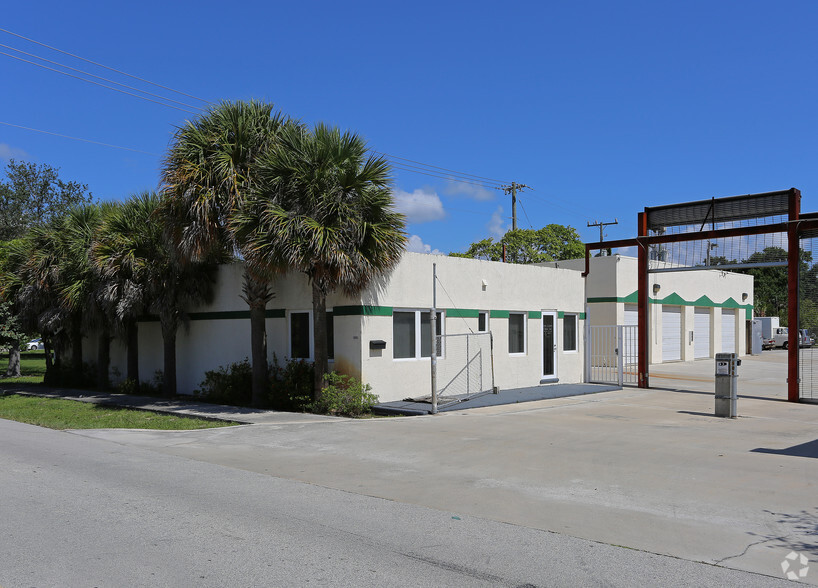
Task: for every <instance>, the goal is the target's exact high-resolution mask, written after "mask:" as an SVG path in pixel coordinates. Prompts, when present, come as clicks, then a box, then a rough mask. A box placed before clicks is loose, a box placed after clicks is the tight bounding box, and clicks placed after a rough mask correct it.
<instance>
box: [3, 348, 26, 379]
mask: <svg viewBox="0 0 818 588" xmlns="http://www.w3.org/2000/svg"><path fill="white" fill-rule="evenodd" d="M21 375H22V374H21V372H20V342H19V341H15V342H14V343H12V344H11V346H9V367H8V369H7V370H6V377H7V378H19V377H20V376H21Z"/></svg>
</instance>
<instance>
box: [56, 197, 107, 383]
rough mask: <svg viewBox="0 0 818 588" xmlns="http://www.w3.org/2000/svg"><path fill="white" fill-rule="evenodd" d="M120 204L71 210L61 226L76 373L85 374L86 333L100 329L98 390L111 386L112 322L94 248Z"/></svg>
mask: <svg viewBox="0 0 818 588" xmlns="http://www.w3.org/2000/svg"><path fill="white" fill-rule="evenodd" d="M117 206H118V205H116V204H113V203H102V204H83V205H78V206H74V207H72V208H70V209H69V210H68V211H67V212H66V214H65V215H64V216H62V217H61V218H60V219H59V222H58V223H57V231H58V234H57V246H58V255H59V261H58V263H59V271H60V280H59V286H58V292H59V297H60V302H61V305H62V306H63V307H64V308H65V309H66V310H67V311H68V312H69V313H70V317H71V321H72V322H71V333H72V334H71V346H72V354H73V355H72V370H73V371H74V374H75V376H78V375H79V374H81V373H82V330H83V327H86V328H87V327H89V326H91V327H96V328H97V329H98V332H99V338H98V342H97V345H98V346H97V387H98V388H100V389H104V388H107V387H108V368H109V365H110V348H111V339H112V338H113V334H112V327H113V325H112V320H111V313H110V308H109V305H108V304H107V300H106V297H105V291H106V288H107V283H106V282H105V280H104V279H103V277H102V275H101V274H100V272H99V271H98V268H97V266H96V265H95V264H94V263H93V262H92V260H91V245H92V244H93V243H94V241H95V239H96V237H97V232H98V231H99V229H100V226H101V225H102V223H103V222H104V220H105V218H106V216H108V215H110V214H112V213H113V212H114V210H115V209H116V207H117Z"/></svg>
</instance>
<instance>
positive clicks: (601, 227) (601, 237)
mask: <svg viewBox="0 0 818 588" xmlns="http://www.w3.org/2000/svg"><path fill="white" fill-rule="evenodd" d="M618 224H619V221H618V220H616V219H613V222H612V223H603V222H599V221H594V222H592V223H588V226H589V227H599V242H600V243H602V242H603V241H604V240H605V235H604V234H603V230H604V229H605V227H607V226H608V225H618ZM599 254H600V255H602V249H600V250H599Z"/></svg>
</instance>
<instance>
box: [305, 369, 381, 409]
mask: <svg viewBox="0 0 818 588" xmlns="http://www.w3.org/2000/svg"><path fill="white" fill-rule="evenodd" d="M324 381H325V382H326V383H327V385H326V387H325V388H324V389H323V390H322V391H321V397H320V398H319V399H318V400H317V401H316V402H315V403H314V404H313V407H312V409H313V412H321V413H326V414H340V415H347V416H360V415H362V414H368V413H369V412H370V411H371V410H372V407H373V406H374V405H376V404H377V403H378V397H377V396H376V395H375V394H372V392H370V390H372V387H371V386H370V385H369V384H364V383H362V382H361V381H360V380H359V379H357V378H353V377H352V376H347V375H344V374H339V373H338V372H330V373H328V374H327V375H326V376H324Z"/></svg>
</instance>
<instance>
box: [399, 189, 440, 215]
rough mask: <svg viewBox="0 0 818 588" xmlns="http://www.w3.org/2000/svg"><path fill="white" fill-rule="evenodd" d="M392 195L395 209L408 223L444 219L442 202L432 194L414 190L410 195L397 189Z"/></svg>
mask: <svg viewBox="0 0 818 588" xmlns="http://www.w3.org/2000/svg"><path fill="white" fill-rule="evenodd" d="M392 195H393V196H394V198H395V208H396V209H397V210H398V211H399V212H402V213H403V214H405V215H406V221H407V222H408V223H426V222H430V221H437V220H442V219H444V218H446V211H445V210H443V202H441V201H440V197H439V196H438V195H437V194H435V193H434V192H427V191H425V190H415V191H414V192H412V193H411V194H410V193H409V192H405V191H403V190H400V189H397V190H395V191H394V192H393V193H392Z"/></svg>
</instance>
